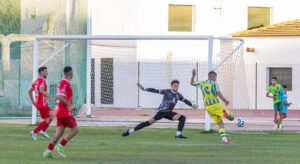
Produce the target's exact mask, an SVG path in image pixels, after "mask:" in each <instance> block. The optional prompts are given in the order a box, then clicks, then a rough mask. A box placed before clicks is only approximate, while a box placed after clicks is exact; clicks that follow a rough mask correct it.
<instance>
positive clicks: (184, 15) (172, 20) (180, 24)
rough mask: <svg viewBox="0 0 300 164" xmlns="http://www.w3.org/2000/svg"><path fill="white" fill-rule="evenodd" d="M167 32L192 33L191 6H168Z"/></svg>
mask: <svg viewBox="0 0 300 164" xmlns="http://www.w3.org/2000/svg"><path fill="white" fill-rule="evenodd" d="M169 31H174V32H176V31H177V32H192V31H193V6H192V5H169Z"/></svg>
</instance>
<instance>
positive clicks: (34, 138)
mask: <svg viewBox="0 0 300 164" xmlns="http://www.w3.org/2000/svg"><path fill="white" fill-rule="evenodd" d="M30 134H31V138H32V139H33V140H34V141H37V137H36V133H34V132H33V131H31V132H30Z"/></svg>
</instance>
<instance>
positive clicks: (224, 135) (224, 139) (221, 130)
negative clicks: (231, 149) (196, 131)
mask: <svg viewBox="0 0 300 164" xmlns="http://www.w3.org/2000/svg"><path fill="white" fill-rule="evenodd" d="M219 134H220V136H221V138H222V140H223V141H227V137H226V133H225V129H223V128H220V129H219Z"/></svg>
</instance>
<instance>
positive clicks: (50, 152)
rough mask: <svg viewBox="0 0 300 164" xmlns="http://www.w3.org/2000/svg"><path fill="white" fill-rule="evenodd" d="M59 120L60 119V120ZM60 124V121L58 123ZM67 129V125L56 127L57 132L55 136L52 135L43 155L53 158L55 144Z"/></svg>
mask: <svg viewBox="0 0 300 164" xmlns="http://www.w3.org/2000/svg"><path fill="white" fill-rule="evenodd" d="M58 122H59V120H58ZM58 124H60V123H58ZM64 131H65V127H64V126H63V125H59V126H57V127H56V132H55V135H54V137H52V139H51V141H50V143H49V145H48V149H47V150H46V151H45V152H44V154H43V156H44V157H49V158H53V149H54V147H55V144H56V143H57V142H58V140H59V139H60V137H61V136H62V135H63V134H64Z"/></svg>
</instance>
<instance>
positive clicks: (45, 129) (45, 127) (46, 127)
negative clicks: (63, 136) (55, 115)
mask: <svg viewBox="0 0 300 164" xmlns="http://www.w3.org/2000/svg"><path fill="white" fill-rule="evenodd" d="M51 122H52V119H51V120H50V121H49V123H47V125H45V126H44V127H43V129H41V130H42V131H43V132H45V131H47V129H48V127H49V125H50V124H51Z"/></svg>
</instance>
